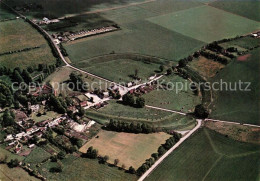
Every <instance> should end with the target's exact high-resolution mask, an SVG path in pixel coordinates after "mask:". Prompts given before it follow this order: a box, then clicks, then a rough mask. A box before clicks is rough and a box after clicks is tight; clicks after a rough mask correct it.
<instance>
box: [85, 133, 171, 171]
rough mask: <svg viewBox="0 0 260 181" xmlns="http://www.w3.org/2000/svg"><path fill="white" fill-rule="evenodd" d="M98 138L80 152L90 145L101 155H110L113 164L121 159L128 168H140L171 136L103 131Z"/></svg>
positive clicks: (120, 162) (120, 163)
mask: <svg viewBox="0 0 260 181" xmlns="http://www.w3.org/2000/svg"><path fill="white" fill-rule="evenodd" d="M97 136H99V137H98V138H92V139H91V140H90V141H89V142H87V143H86V144H85V145H84V146H83V147H81V148H80V152H83V153H85V152H86V151H87V149H88V148H89V147H90V146H93V148H95V149H97V150H98V151H99V154H100V155H101V156H105V155H108V156H109V160H108V162H109V163H111V164H113V163H114V160H115V159H119V164H118V166H120V167H121V166H122V164H124V165H125V166H126V168H129V167H130V166H133V167H134V168H135V169H137V168H139V167H140V166H141V165H142V164H143V163H144V162H145V160H146V159H148V158H150V157H151V154H153V153H156V152H157V150H158V147H159V146H161V144H164V143H165V141H166V140H167V139H168V138H170V137H171V135H168V134H166V133H152V134H133V133H123V132H122V133H117V132H113V131H101V132H99V133H98V135H97ZM108 147H109V149H107V148H108Z"/></svg>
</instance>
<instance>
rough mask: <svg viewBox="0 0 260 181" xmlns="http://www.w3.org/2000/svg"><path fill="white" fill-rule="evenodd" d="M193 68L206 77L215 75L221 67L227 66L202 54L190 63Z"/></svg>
mask: <svg viewBox="0 0 260 181" xmlns="http://www.w3.org/2000/svg"><path fill="white" fill-rule="evenodd" d="M189 65H190V66H191V68H192V69H193V70H195V71H196V72H198V73H199V74H200V75H201V76H203V77H204V78H206V79H208V78H212V77H214V76H215V75H216V74H217V73H218V72H219V71H220V70H221V69H223V68H224V67H225V66H224V65H223V64H221V63H219V62H217V61H214V60H209V59H207V58H205V57H203V56H200V57H199V58H198V59H194V60H192V62H191V63H189Z"/></svg>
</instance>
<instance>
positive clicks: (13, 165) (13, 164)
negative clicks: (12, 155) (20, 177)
mask: <svg viewBox="0 0 260 181" xmlns="http://www.w3.org/2000/svg"><path fill="white" fill-rule="evenodd" d="M18 165H19V161H18V160H17V159H11V160H10V162H9V163H8V166H9V167H10V168H14V167H17V166H18Z"/></svg>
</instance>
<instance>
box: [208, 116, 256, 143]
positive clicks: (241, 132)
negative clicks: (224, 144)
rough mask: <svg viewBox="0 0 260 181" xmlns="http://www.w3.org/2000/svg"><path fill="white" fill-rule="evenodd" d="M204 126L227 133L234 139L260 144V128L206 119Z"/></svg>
mask: <svg viewBox="0 0 260 181" xmlns="http://www.w3.org/2000/svg"><path fill="white" fill-rule="evenodd" d="M205 126H206V127H207V128H209V129H212V130H215V131H216V132H218V133H220V134H223V135H227V136H228V137H229V138H232V139H234V140H238V141H242V142H248V143H254V144H260V140H259V138H260V128H257V127H251V126H245V125H237V124H230V123H224V122H217V121H216V122H214V121H207V122H205Z"/></svg>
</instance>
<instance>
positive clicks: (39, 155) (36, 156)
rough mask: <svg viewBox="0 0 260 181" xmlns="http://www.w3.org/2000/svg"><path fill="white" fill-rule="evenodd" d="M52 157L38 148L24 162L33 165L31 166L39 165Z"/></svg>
mask: <svg viewBox="0 0 260 181" xmlns="http://www.w3.org/2000/svg"><path fill="white" fill-rule="evenodd" d="M50 156H51V154H49V153H48V152H46V151H44V150H43V149H42V148H40V147H36V148H34V149H33V151H32V152H31V153H30V155H28V156H27V157H26V159H25V160H24V162H26V163H31V164H37V163H41V162H42V161H44V160H45V159H47V158H49V157H50Z"/></svg>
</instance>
